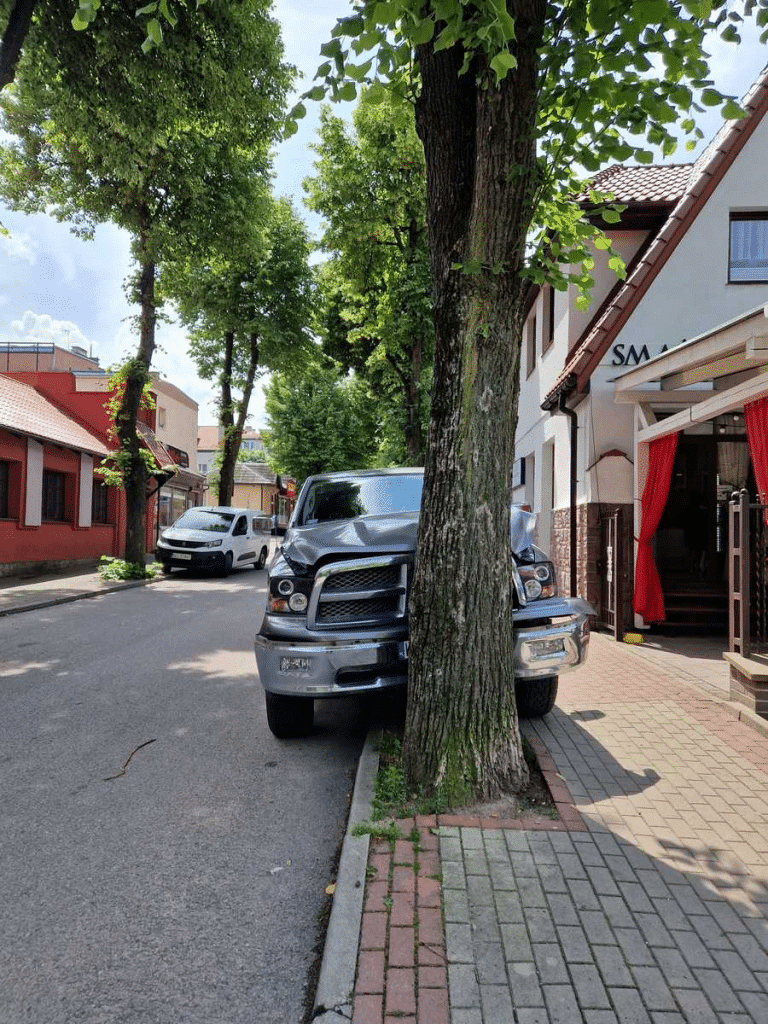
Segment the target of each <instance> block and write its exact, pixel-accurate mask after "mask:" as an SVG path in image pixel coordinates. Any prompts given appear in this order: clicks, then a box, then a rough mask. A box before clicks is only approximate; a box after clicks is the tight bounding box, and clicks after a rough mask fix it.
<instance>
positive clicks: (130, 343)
mask: <svg viewBox="0 0 768 1024" xmlns="http://www.w3.org/2000/svg"><path fill="white" fill-rule="evenodd" d="M349 7H350V5H349V3H348V2H347V0H275V2H274V13H275V17H276V18H277V20H278V21H279V22H280V24H281V26H282V34H283V43H284V46H285V52H286V59H287V60H288V61H289V62H290V63H292V64H294V65H295V66H296V67H297V68H298V69H299V70H300V71H302V72H303V73H304V74H305V76H306V78H305V80H304V82H303V83H301V89H304V88H307V87H308V83H309V82H311V79H312V77H313V75H314V72H315V69H316V68H317V66H318V64H320V63H321V59H320V57H319V51H320V46H321V44H322V43H323V42H325V41H326V40H327V39H328V38H329V37H330V32H331V29H332V27H333V25H334V24H335V21H336V19H337V18H339V17H343V16H344V15H345V14H346V13H347V12H348V11H349ZM745 36H746V33H745ZM749 37H750V38H749V39H747V41H746V42H745V43H743V44H742V46H741V47H740V48H738V49H737V48H736V47H733V46H726V45H725V44H723V43H719V42H715V43H713V46H712V51H711V52H712V77H713V79H714V81H715V83H716V85H717V86H718V87H719V88H720V89H721V90H722V91H723V92H725V93H732V94H735V95H736V96H741V95H743V94H744V93H745V92H746V91H747V89H748V88H749V86H750V85H751V84H752V82H753V81H754V80H755V78H756V77H757V75H758V73H759V72H760V71H761V69H762V67H763V65H764V64H765V63H766V58H767V57H768V50H766V47H764V46H762V45H761V44H760V43H759V42H758V40H757V32H756V31H754V30H753V31H751V32H750V33H749ZM317 123H318V111H317V106H316V105H315V107H314V109H312V108H310V110H309V112H308V116H307V118H306V119H305V120H304V121H303V122H302V123H301V126H300V128H299V131H298V132H297V134H296V135H294V136H293V138H291V139H289V140H288V141H287V142H285V143H284V144H283V145H282V146H281V147H280V149H279V150H278V152H277V153H276V154H275V173H276V179H275V191H276V193H277V194H279V195H287V196H292V197H293V199H294V203H295V205H296V207H297V209H298V210H299V211H300V212H301V213H302V215H303V216H304V218H305V220H306V221H307V223H308V224H309V225H310V227H311V229H312V230H313V231H315V232H316V231H317V230H318V224H317V222H316V220H315V219H314V218H312V217H310V215H309V213H308V211H306V210H305V208H304V207H303V205H302V198H303V190H302V187H301V183H302V180H303V179H304V178H305V177H306V176H307V175H308V174H311V173H312V160H313V154H312V152H311V151H310V150H309V148H308V147H309V145H310V143H311V142H312V141H313V138H314V136H315V132H316V128H317ZM719 126H720V119H719V117H718V116H717V113H716V112H709V113H708V117H707V119H706V121H702V122H701V127H702V128H703V130H704V132H705V134H706V135H707V137H711V136H712V135H714V133H715V132H716V131H717V129H718V128H719ZM694 155H696V154H694ZM674 159H676V160H678V161H679V162H685V161H687V160H689V159H691V157H690V156H689V155H688V154H686V153H685V151H682V150H681V152H680V153H679V154H676V156H675V158H674ZM0 221H1V222H2V223H3V225H4V226H5V227H6V228H7V229H8V231H9V232H10V236H9V237H7V238H2V237H0V341H3V342H5V341H41V342H50V341H53V342H56V343H57V344H60V345H64V346H66V347H69V346H71V345H81V346H82V347H83V348H85V349H86V350H87V351H91V352H92V353H93V355H94V356H97V357H98V358H99V360H100V362H101V365H102V366H109V365H112V364H115V363H117V362H119V361H121V360H122V359H123V358H124V357H125V356H126V355H131V354H133V352H134V351H135V348H136V342H135V337H134V334H133V330H132V326H131V323H130V317H131V316H132V315H133V313H134V312H135V311H134V310H133V309H132V308H131V307H129V305H128V303H127V302H126V301H125V297H124V295H123V281H124V280H125V278H126V276H127V274H128V273H129V270H130V258H129V245H128V238H127V236H126V235H125V234H124V233H123V232H121V231H119V230H118V229H117V228H114V227H112V226H111V225H105V226H103V227H101V228H99V229H98V230H97V233H96V237H95V238H94V240H93V241H89V242H86V241H82V240H80V239H78V238H76V237H75V236H74V235H72V234H71V232H70V231H69V229H68V227H67V226H66V224H59V223H57V222H56V221H55V220H53V219H51V218H49V217H45V216H42V215H38V216H32V217H28V216H24V215H21V214H16V213H13V212H11V211H9V210H5V209H3V208H2V207H1V206H0ZM153 366H154V368H155V369H157V370H159V371H160V372H161V373H163V374H164V375H165V376H167V377H168V378H169V379H170V380H171V381H172V382H173V383H174V384H176V385H177V386H178V387H180V388H182V390H183V391H186V393H187V394H188V395H190V396H191V397H192V398H194V399H195V401H197V402H198V403H199V405H200V412H199V422H200V423H201V424H211V423H214V422H216V414H215V411H214V405H213V401H212V399H213V389H212V388H211V385H210V384H208V383H207V382H205V381H201V380H200V379H199V378H198V376H197V373H196V370H195V367H194V364H193V363H192V360H191V359H190V358H189V356H188V354H187V344H186V339H185V336H184V332H183V331H182V330H181V329H180V328H178V327H176V326H174V325H169V324H162V325H160V326H159V328H158V352H157V354H156V356H155V360H154V364H153ZM250 419H251V423H252V425H253V426H255V427H257V428H258V427H259V426H262V425H264V408H263V398H262V395H261V392H260V389H258V388H257V393H256V394H255V395H254V398H253V400H252V402H251V416H250Z"/></svg>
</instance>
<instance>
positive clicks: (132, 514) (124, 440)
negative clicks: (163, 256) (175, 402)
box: [117, 245, 156, 565]
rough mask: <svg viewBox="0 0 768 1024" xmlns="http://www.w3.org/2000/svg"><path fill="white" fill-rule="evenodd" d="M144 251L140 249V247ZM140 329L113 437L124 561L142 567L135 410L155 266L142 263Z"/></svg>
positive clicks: (141, 469)
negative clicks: (119, 457) (120, 465)
mask: <svg viewBox="0 0 768 1024" xmlns="http://www.w3.org/2000/svg"><path fill="white" fill-rule="evenodd" d="M139 248H140V251H141V252H144V251H145V249H144V246H143V245H140V247H139ZM139 301H140V303H141V318H140V319H141V328H140V335H139V349H138V352H137V353H136V356H135V357H134V358H133V359H132V360H130V361H129V362H128V363H127V364H126V366H125V367H124V368H123V369H124V371H125V373H126V381H125V390H124V391H123V397H122V401H121V403H120V409H119V411H118V414H117V437H118V442H119V444H120V448H121V449H122V451H123V452H124V453H125V455H124V456H123V458H124V459H125V465H124V471H123V486H124V488H125V500H126V531H125V560H126V562H131V563H132V564H135V565H144V563H145V561H146V556H147V543H146V538H147V533H146V511H147V481H148V479H149V474H148V471H147V465H146V463H145V461H144V459H143V457H142V450H143V448H144V445H143V442H142V441H141V439H140V437H139V435H138V432H137V423H138V418H139V409H140V408H141V401H142V396H143V393H144V386H145V385H146V383H147V381H148V380H149V366H150V363H151V362H152V356H153V354H154V351H155V320H156V314H155V264H154V262H153V261H152V260H150V259H145V260H143V261H142V265H141V273H140V276H139Z"/></svg>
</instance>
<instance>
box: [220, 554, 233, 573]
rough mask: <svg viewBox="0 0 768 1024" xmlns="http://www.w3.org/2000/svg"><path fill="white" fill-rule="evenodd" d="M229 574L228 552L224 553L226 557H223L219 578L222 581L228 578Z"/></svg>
mask: <svg viewBox="0 0 768 1024" xmlns="http://www.w3.org/2000/svg"><path fill="white" fill-rule="evenodd" d="M231 572H232V552H231V551H228V552H227V553H226V555H224V558H223V560H222V563H221V569H220V570H219V576H221V578H222V579H224V577H226V576H229V574H230V573H231Z"/></svg>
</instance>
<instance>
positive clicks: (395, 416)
mask: <svg viewBox="0 0 768 1024" xmlns="http://www.w3.org/2000/svg"><path fill="white" fill-rule="evenodd" d="M313 148H314V149H315V152H316V153H317V155H318V159H317V160H316V162H315V168H316V172H317V173H316V174H315V175H314V176H313V177H310V178H307V179H306V181H305V183H304V188H305V190H306V192H307V194H308V198H307V200H306V203H307V205H308V206H309V207H310V209H312V210H314V211H315V212H317V213H320V214H321V215H322V216H323V223H324V230H323V234H322V238H321V246H322V248H323V249H324V250H326V251H327V252H329V253H330V254H331V258H330V260H329V261H328V262H327V264H326V265H325V267H324V268H323V271H322V273H321V276H320V282H321V292H322V293H323V295H324V299H325V316H324V318H323V324H322V335H323V344H324V348H325V350H326V351H327V352H328V353H329V354H331V355H333V357H334V358H336V359H338V360H339V361H340V362H341V363H342V364H343V365H346V366H349V367H353V368H354V369H355V371H356V372H357V373H358V374H359V375H360V376H361V377H362V378H364V379H365V381H366V382H367V384H368V386H369V388H370V390H371V393H372V395H373V396H374V398H375V400H376V401H377V403H379V405H380V408H381V411H382V424H383V425H384V426H385V430H384V436H385V438H386V444H387V447H388V449H389V450H390V451H391V452H393V453H394V452H397V453H398V454H397V455H396V456H395V458H396V461H399V462H406V463H408V464H420V463H421V462H422V460H423V451H424V440H423V431H424V427H425V421H426V416H427V411H428V408H429V400H428V398H429V382H430V379H431V368H432V349H433V335H434V329H433V326H432V304H431V296H430V290H431V284H430V279H429V248H428V238H427V215H426V175H425V168H424V153H423V149H422V145H421V142H420V141H419V138H418V136H417V135H416V129H415V127H414V123H413V109H412V107H411V106H410V105H409V104H408V103H405V102H403V101H402V100H398V99H397V97H393V96H392V95H390V94H387V93H386V92H385V91H384V90H383V89H381V88H377V89H374V90H368V91H365V92H364V93H363V94H362V96H361V99H360V103H359V105H358V107H357V109H356V110H355V112H354V115H353V126H352V129H350V128H348V126H347V125H346V124H345V123H344V122H343V121H342V120H341V119H340V118H338V117H334V116H333V115H332V114H331V112H330V110H329V109H327V108H326V109H324V110H323V111H322V112H321V123H320V130H319V140H318V142H317V143H316V144H315V146H314V147H313Z"/></svg>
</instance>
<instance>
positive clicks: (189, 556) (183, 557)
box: [173, 554, 192, 562]
mask: <svg viewBox="0 0 768 1024" xmlns="http://www.w3.org/2000/svg"><path fill="white" fill-rule="evenodd" d="M173 557H174V558H181V559H183V560H184V561H185V562H191V561H192V555H178V554H174V555H173Z"/></svg>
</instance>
